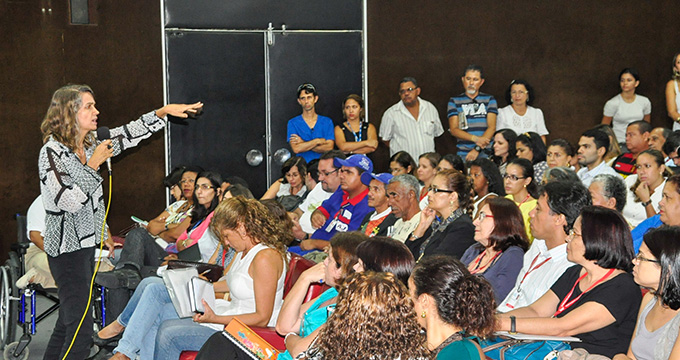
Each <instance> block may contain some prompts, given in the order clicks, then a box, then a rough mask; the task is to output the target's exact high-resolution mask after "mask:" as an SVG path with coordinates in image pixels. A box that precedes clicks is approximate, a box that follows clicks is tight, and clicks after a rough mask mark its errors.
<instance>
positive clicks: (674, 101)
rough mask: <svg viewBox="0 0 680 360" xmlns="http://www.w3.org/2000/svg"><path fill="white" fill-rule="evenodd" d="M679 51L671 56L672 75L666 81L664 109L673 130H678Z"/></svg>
mask: <svg viewBox="0 0 680 360" xmlns="http://www.w3.org/2000/svg"><path fill="white" fill-rule="evenodd" d="M678 83H680V53H677V54H675V56H673V77H672V78H671V80H670V81H668V83H666V110H667V111H668V117H670V118H671V119H673V131H675V130H680V89H679V88H678Z"/></svg>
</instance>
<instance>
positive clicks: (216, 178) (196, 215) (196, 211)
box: [189, 171, 222, 228]
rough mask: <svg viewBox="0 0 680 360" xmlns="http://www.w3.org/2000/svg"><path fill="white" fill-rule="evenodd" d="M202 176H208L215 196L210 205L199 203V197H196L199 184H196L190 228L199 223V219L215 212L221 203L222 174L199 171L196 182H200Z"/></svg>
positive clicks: (201, 219)
mask: <svg viewBox="0 0 680 360" xmlns="http://www.w3.org/2000/svg"><path fill="white" fill-rule="evenodd" d="M200 178H206V179H208V181H210V185H211V186H212V187H213V190H214V191H215V197H213V199H212V201H211V202H210V205H209V206H208V207H207V208H206V207H203V206H201V205H200V204H199V203H198V198H197V197H196V191H197V190H198V185H196V187H195V188H194V194H193V195H191V196H192V197H193V199H194V208H193V210H191V223H190V224H189V228H192V227H193V226H194V224H196V223H198V222H199V221H203V219H205V218H206V216H208V214H210V213H211V212H213V210H215V208H217V205H219V203H220V196H219V195H220V194H219V192H220V191H221V189H220V185H222V176H221V175H220V174H218V173H216V172H214V171H203V172H201V173H199V174H198V176H196V182H198V179H200Z"/></svg>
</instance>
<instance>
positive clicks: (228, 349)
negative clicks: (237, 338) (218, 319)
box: [195, 331, 251, 360]
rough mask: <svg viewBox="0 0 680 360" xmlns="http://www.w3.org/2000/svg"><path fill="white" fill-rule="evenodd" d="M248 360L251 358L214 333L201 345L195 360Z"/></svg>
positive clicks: (220, 335) (217, 333)
mask: <svg viewBox="0 0 680 360" xmlns="http://www.w3.org/2000/svg"><path fill="white" fill-rule="evenodd" d="M227 359H229V360H231V359H234V360H250V359H251V357H250V356H249V355H248V354H246V353H245V352H244V351H243V350H241V349H239V347H238V346H236V345H234V343H232V342H231V341H230V340H229V339H227V338H226V337H224V335H222V331H220V332H216V333H215V334H214V335H213V336H211V337H210V338H208V341H206V342H205V344H203V346H202V347H201V351H199V352H198V355H196V359H195V360H227Z"/></svg>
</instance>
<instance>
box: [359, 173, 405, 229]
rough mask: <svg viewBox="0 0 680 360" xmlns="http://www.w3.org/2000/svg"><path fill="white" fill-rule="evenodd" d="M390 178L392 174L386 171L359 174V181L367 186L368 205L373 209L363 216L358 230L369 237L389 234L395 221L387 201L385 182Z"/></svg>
mask: <svg viewBox="0 0 680 360" xmlns="http://www.w3.org/2000/svg"><path fill="white" fill-rule="evenodd" d="M390 180H392V174H388V173H380V174H371V173H370V172H365V173H363V174H361V182H362V183H363V184H364V185H366V186H368V206H369V207H371V208H373V209H375V210H373V211H371V212H370V213H368V214H367V215H366V216H365V217H364V219H363V220H362V221H361V226H360V227H359V231H360V232H362V233H364V234H366V235H368V236H370V237H374V236H389V235H391V233H392V230H393V229H392V225H394V223H395V222H396V221H397V218H396V217H395V216H394V214H392V209H391V208H390V206H389V204H388V203H387V201H388V198H387V184H388V183H389V181H390Z"/></svg>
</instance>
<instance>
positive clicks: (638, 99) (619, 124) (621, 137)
mask: <svg viewBox="0 0 680 360" xmlns="http://www.w3.org/2000/svg"><path fill="white" fill-rule="evenodd" d="M651 113H652V103H651V102H649V99H647V98H646V97H644V96H642V95H638V94H635V100H633V102H632V103H630V104H629V103H627V102H625V101H624V100H623V97H621V94H618V95H616V96H614V97H613V98H611V99H610V100H609V101H607V103H606V104H604V116H611V117H612V118H613V120H612V129H613V130H614V135H616V141H618V142H620V143H622V142H624V141H626V128H627V127H628V124H630V123H632V122H633V121H637V120H642V119H643V118H644V116H645V115H647V114H651Z"/></svg>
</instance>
